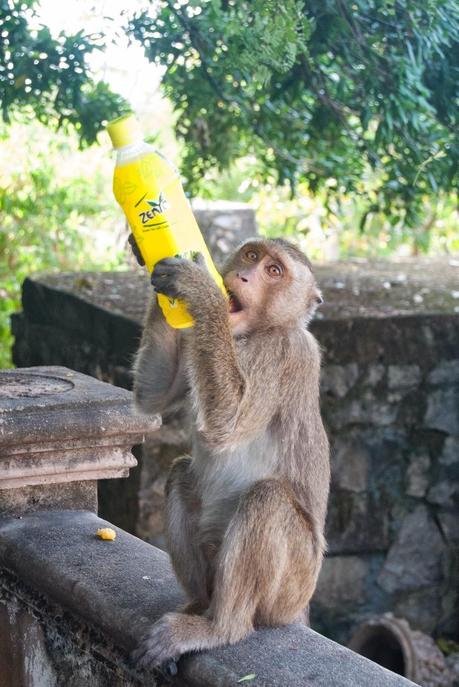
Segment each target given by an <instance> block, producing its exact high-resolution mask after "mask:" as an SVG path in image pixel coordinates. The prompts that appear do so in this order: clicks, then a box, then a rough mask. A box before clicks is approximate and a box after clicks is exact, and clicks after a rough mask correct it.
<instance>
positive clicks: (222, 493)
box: [193, 433, 277, 530]
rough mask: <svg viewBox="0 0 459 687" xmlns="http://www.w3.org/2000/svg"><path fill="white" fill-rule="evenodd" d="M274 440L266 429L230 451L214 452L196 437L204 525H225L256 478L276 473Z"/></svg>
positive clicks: (223, 526) (197, 472)
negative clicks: (263, 433)
mask: <svg viewBox="0 0 459 687" xmlns="http://www.w3.org/2000/svg"><path fill="white" fill-rule="evenodd" d="M274 443H275V442H273V439H272V437H269V436H268V433H267V434H266V435H263V436H261V437H258V438H257V439H256V441H253V442H250V443H248V444H245V445H243V446H239V447H237V448H235V449H232V450H230V451H224V452H222V453H214V452H213V451H212V450H210V449H209V447H207V446H206V445H205V444H204V443H203V442H202V441H200V440H199V438H198V437H196V442H195V443H194V445H193V469H194V472H195V475H196V481H197V485H198V489H199V493H200V498H201V504H202V511H201V523H202V527H203V529H206V528H209V529H214V528H215V529H217V530H221V529H225V528H226V525H227V523H228V521H229V520H230V518H231V516H232V515H233V513H234V512H235V510H236V508H237V506H238V503H239V499H240V497H241V495H242V494H244V493H245V492H246V491H247V490H248V489H249V488H250V487H251V486H252V484H254V483H255V482H258V481H259V480H261V479H265V478H267V477H270V476H272V475H273V474H274V473H275V465H276V462H277V461H276V450H275V446H274Z"/></svg>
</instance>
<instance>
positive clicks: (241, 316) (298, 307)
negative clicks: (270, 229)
mask: <svg viewBox="0 0 459 687" xmlns="http://www.w3.org/2000/svg"><path fill="white" fill-rule="evenodd" d="M222 274H223V278H224V282H225V286H226V288H227V290H228V292H229V295H230V299H229V311H230V324H231V327H232V329H233V332H234V333H235V334H246V333H249V332H251V331H254V330H256V329H262V328H266V327H273V326H295V325H298V324H302V323H304V324H306V323H307V322H308V321H309V320H310V319H311V317H312V315H313V314H314V311H315V310H316V308H317V306H318V305H319V304H320V303H322V295H321V293H320V291H319V289H318V287H317V284H316V281H315V279H314V275H313V274H312V269H311V263H310V262H309V260H308V258H307V257H306V256H305V255H304V254H303V253H302V252H301V251H300V250H299V249H298V248H297V247H296V246H294V245H293V244H292V243H289V242H288V241H285V240H284V239H252V240H250V241H247V242H246V243H244V244H243V245H242V246H241V247H240V248H239V249H238V250H237V251H236V253H235V254H234V255H233V256H232V257H231V258H230V259H229V260H228V262H227V263H226V265H225V267H224V269H223V273H222Z"/></svg>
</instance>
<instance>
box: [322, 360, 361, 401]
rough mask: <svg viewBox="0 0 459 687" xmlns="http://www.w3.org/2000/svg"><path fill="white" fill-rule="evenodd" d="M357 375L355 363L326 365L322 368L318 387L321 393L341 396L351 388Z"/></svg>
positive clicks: (357, 370) (357, 369)
mask: <svg viewBox="0 0 459 687" xmlns="http://www.w3.org/2000/svg"><path fill="white" fill-rule="evenodd" d="M358 376H359V368H358V366H357V364H356V363H350V364H349V365H326V366H325V367H324V368H323V369H322V376H321V383H320V388H321V392H322V393H326V394H331V395H332V396H335V397H337V398H343V397H344V396H346V394H347V393H348V392H349V391H350V389H352V387H353V386H354V384H355V383H356V381H357V378H358Z"/></svg>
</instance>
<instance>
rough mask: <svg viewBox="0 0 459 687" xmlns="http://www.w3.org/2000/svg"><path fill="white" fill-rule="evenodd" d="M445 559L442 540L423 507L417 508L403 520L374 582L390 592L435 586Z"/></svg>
mask: <svg viewBox="0 0 459 687" xmlns="http://www.w3.org/2000/svg"><path fill="white" fill-rule="evenodd" d="M445 556H446V546H445V542H444V540H443V537H442V535H441V533H440V531H439V529H438V527H437V525H436V524H435V522H434V521H433V519H432V517H431V516H430V515H429V512H428V510H427V508H426V507H425V506H424V505H420V506H418V507H417V508H416V509H415V510H414V511H413V512H412V513H409V514H408V515H407V516H406V517H405V519H404V520H403V522H402V525H401V528H400V531H399V532H398V535H397V538H396V540H395V542H394V543H393V544H392V546H391V547H390V549H389V553H388V555H387V558H386V561H385V563H384V565H383V568H382V570H381V572H380V574H379V577H378V582H379V584H380V586H381V587H382V588H383V589H384V590H385V591H387V592H390V593H391V592H397V593H399V592H403V591H415V590H420V589H424V588H426V587H431V586H432V585H436V584H439V583H440V582H441V581H442V579H443V568H442V566H443V562H444V559H445Z"/></svg>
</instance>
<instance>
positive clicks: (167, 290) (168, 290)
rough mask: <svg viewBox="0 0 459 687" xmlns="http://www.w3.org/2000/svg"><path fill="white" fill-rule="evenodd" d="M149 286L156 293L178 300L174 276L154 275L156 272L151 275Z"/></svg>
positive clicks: (170, 274)
mask: <svg viewBox="0 0 459 687" xmlns="http://www.w3.org/2000/svg"><path fill="white" fill-rule="evenodd" d="M150 281H151V285H152V286H153V288H154V290H155V291H156V292H157V293H163V294H164V295H165V296H168V297H169V298H178V297H179V295H180V294H179V290H178V288H177V283H176V276H175V274H173V273H169V274H167V273H166V274H164V273H162V274H156V271H155V272H153V274H152V275H151V279H150Z"/></svg>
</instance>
